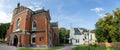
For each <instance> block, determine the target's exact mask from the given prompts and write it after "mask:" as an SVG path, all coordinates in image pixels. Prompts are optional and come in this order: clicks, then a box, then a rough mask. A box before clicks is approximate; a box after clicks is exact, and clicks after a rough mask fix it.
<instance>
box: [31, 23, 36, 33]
mask: <svg viewBox="0 0 120 50" xmlns="http://www.w3.org/2000/svg"><path fill="white" fill-rule="evenodd" d="M32 30H33V31H35V30H36V21H33V22H32Z"/></svg>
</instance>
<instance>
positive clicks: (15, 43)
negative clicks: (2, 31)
mask: <svg viewBox="0 0 120 50" xmlns="http://www.w3.org/2000/svg"><path fill="white" fill-rule="evenodd" d="M17 44H18V37H17V36H16V35H15V36H14V43H13V46H17Z"/></svg>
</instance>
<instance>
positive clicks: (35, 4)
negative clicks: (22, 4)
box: [28, 2, 43, 11]
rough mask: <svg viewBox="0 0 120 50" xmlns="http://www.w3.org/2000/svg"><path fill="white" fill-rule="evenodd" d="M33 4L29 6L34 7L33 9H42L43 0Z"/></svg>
mask: <svg viewBox="0 0 120 50" xmlns="http://www.w3.org/2000/svg"><path fill="white" fill-rule="evenodd" d="M32 5H33V6H28V8H30V9H32V10H33V11H35V10H39V9H42V8H43V7H42V2H33V3H32Z"/></svg>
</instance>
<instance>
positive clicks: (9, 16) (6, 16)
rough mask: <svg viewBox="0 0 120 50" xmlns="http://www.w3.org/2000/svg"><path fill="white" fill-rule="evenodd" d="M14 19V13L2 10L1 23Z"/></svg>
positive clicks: (0, 12)
mask: <svg viewBox="0 0 120 50" xmlns="http://www.w3.org/2000/svg"><path fill="white" fill-rule="evenodd" d="M11 19H12V14H7V13H5V12H3V11H0V23H7V22H10V21H11Z"/></svg>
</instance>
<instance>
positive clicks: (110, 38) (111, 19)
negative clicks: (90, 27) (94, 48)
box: [95, 9, 120, 42]
mask: <svg viewBox="0 0 120 50" xmlns="http://www.w3.org/2000/svg"><path fill="white" fill-rule="evenodd" d="M95 26H96V29H95V32H96V38H97V40H98V42H119V41H120V36H119V35H120V9H116V10H115V11H113V14H110V13H107V14H106V15H105V16H104V18H100V19H99V21H98V22H97V23H96V24H95Z"/></svg>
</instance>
